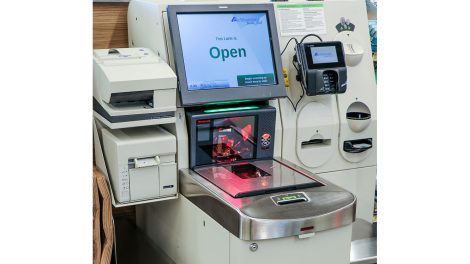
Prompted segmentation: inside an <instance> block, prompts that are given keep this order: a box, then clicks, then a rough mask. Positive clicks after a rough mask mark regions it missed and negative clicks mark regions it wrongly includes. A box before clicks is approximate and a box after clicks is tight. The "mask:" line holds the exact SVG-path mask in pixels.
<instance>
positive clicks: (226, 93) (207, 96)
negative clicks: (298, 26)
mask: <svg viewBox="0 0 470 264" xmlns="http://www.w3.org/2000/svg"><path fill="white" fill-rule="evenodd" d="M243 12H250V13H253V12H265V13H266V15H267V18H268V21H269V23H268V26H269V28H268V29H269V31H270V41H271V47H272V56H273V66H274V74H275V78H276V80H277V84H273V85H260V86H247V87H231V88H215V89H204V90H189V89H188V83H187V79H186V69H185V67H184V58H183V48H182V44H181V38H180V31H179V25H178V18H177V15H178V14H183V13H191V14H197V13H201V14H207V13H243ZM167 15H168V25H169V28H170V36H171V42H172V45H173V57H174V61H175V69H176V73H177V75H178V90H179V93H180V100H181V105H182V106H184V107H186V106H197V105H204V104H207V103H211V104H213V103H217V102H220V103H224V102H227V101H237V100H253V101H260V100H268V99H274V98H279V97H285V96H287V95H286V90H285V86H284V78H283V73H282V63H281V54H280V47H279V38H278V33H277V27H276V18H275V13H274V7H273V5H272V4H228V5H220V4H219V5H212V4H201V5H168V7H167Z"/></svg>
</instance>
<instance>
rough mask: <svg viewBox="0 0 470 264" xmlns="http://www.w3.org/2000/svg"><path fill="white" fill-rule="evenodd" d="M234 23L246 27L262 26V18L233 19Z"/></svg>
mask: <svg viewBox="0 0 470 264" xmlns="http://www.w3.org/2000/svg"><path fill="white" fill-rule="evenodd" d="M232 22H237V23H242V24H245V25H258V24H261V23H262V22H261V17H236V16H234V17H232Z"/></svg>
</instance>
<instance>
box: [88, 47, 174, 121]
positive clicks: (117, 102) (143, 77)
mask: <svg viewBox="0 0 470 264" xmlns="http://www.w3.org/2000/svg"><path fill="white" fill-rule="evenodd" d="M93 110H94V116H95V117H96V118H98V119H99V120H100V121H101V122H103V123H104V124H106V125H107V126H108V127H110V128H112V129H115V128H123V127H135V126H145V125H153V124H162V123H171V122H174V117H175V111H176V75H175V73H174V72H173V70H172V69H171V68H170V66H168V64H167V63H166V62H165V61H163V60H162V59H161V58H160V57H158V56H157V55H156V54H155V53H153V52H152V51H151V50H150V49H147V48H122V49H96V50H94V51H93Z"/></svg>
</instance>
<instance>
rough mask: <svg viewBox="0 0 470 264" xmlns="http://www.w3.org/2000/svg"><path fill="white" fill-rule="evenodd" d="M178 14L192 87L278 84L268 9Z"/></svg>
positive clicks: (185, 62)
mask: <svg viewBox="0 0 470 264" xmlns="http://www.w3.org/2000/svg"><path fill="white" fill-rule="evenodd" d="M177 18H178V24H179V31H180V39H181V45H182V50H183V58H184V59H183V60H184V68H185V71H186V80H187V86H188V89H189V91H195V90H204V89H218V88H233V87H246V86H261V85H273V84H277V78H276V75H275V69H274V61H273V54H272V46H271V41H270V32H269V25H268V22H269V21H268V17H267V14H266V13H264V12H250V13H203V14H201V13H197V14H196V13H193V14H191V13H187V14H186V13H184V14H178V15H177Z"/></svg>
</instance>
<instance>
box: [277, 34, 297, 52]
mask: <svg viewBox="0 0 470 264" xmlns="http://www.w3.org/2000/svg"><path fill="white" fill-rule="evenodd" d="M292 40H295V44H299V41H297V39H296V38H295V37H292V38H290V39H289V41H287V44H286V46H285V47H284V49H283V50H282V52H281V56H282V54H284V51H286V49H287V47H288V46H289V43H290V42H291V41H292Z"/></svg>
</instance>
